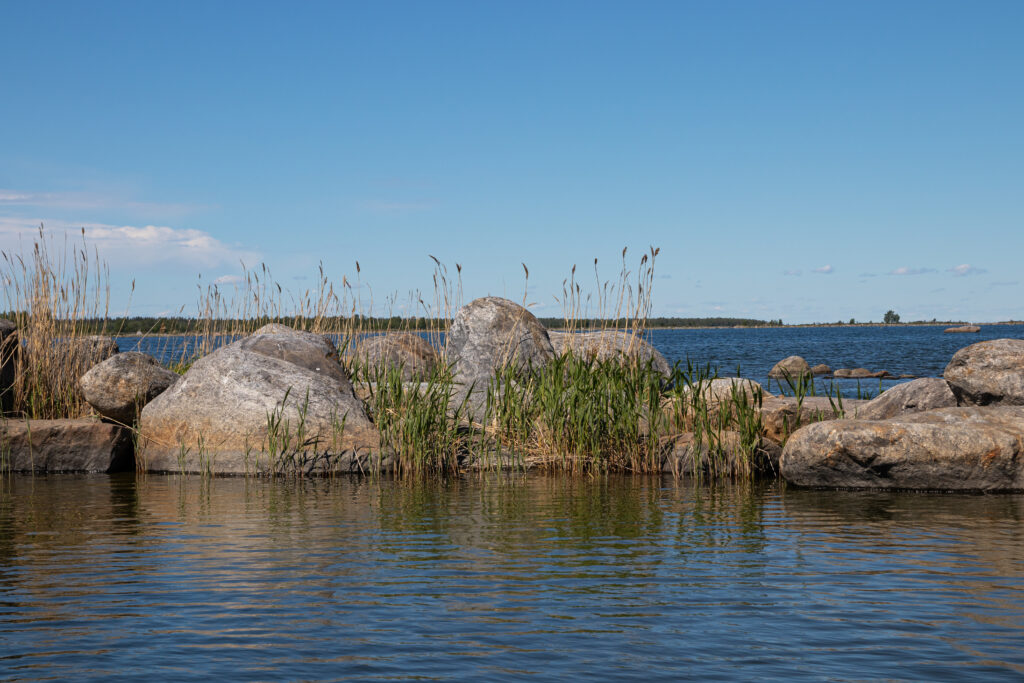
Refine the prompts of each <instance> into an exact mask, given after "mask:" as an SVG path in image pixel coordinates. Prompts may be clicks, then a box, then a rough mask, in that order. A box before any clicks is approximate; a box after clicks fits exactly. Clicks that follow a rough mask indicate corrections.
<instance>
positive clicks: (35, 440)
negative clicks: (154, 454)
mask: <svg viewBox="0 0 1024 683" xmlns="http://www.w3.org/2000/svg"><path fill="white" fill-rule="evenodd" d="M0 448H2V450H3V458H2V459H0V470H7V471H11V472H35V473H37V474H41V473H46V472H123V471H126V470H132V469H134V467H135V458H134V455H133V451H132V438H131V432H130V431H129V430H128V429H126V428H124V427H121V426H120V425H114V424H109V423H106V422H100V421H99V420H95V419H84V420H22V419H18V420H14V419H11V420H3V421H0Z"/></svg>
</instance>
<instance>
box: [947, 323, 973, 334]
mask: <svg viewBox="0 0 1024 683" xmlns="http://www.w3.org/2000/svg"><path fill="white" fill-rule="evenodd" d="M943 332H945V333H946V334H965V333H966V334H970V333H973V332H981V328H980V327H978V326H977V325H961V326H960V327H947V328H946V329H944V330H943Z"/></svg>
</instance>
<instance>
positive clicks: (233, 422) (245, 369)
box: [139, 326, 387, 474]
mask: <svg viewBox="0 0 1024 683" xmlns="http://www.w3.org/2000/svg"><path fill="white" fill-rule="evenodd" d="M278 327H280V326H278ZM261 331H262V330H257V334H254V335H253V336H251V337H247V338H246V339H242V340H240V341H237V342H235V343H233V344H230V345H228V346H225V347H222V348H220V349H218V350H216V351H214V352H213V353H211V354H210V355H208V356H206V357H204V358H201V359H199V360H198V361H196V362H195V363H194V364H193V365H192V367H191V368H190V369H189V371H188V372H187V373H185V375H184V376H183V377H182V378H181V379H180V380H179V381H178V382H177V383H176V384H174V385H173V386H172V387H171V388H170V389H168V390H167V391H165V392H164V393H163V394H161V395H159V396H158V397H157V398H156V399H154V400H153V401H152V402H151V403H149V404H148V405H147V406H146V407H145V408H144V409H143V410H142V415H141V418H140V425H139V428H140V436H141V438H140V441H141V447H142V453H141V459H142V463H143V466H144V467H145V468H146V469H148V470H150V471H161V472H179V471H185V472H209V473H213V474H246V473H258V472H269V473H278V472H283V473H320V472H337V471H359V470H365V469H369V468H371V467H378V466H382V467H383V466H387V462H386V461H379V462H378V459H379V456H380V454H379V446H380V439H379V435H378V433H377V431H376V429H375V428H374V427H373V424H372V423H371V422H370V420H369V418H368V417H367V415H366V412H365V410H364V408H363V405H362V403H361V402H359V400H358V399H356V397H355V395H354V394H353V392H352V384H351V382H350V381H349V379H348V375H347V374H346V373H345V371H344V369H343V368H342V367H341V365H340V363H339V362H338V355H337V351H336V350H335V348H334V344H332V343H331V342H330V340H328V339H327V338H325V337H323V336H322V335H317V334H311V333H308V332H297V331H293V330H289V331H288V332H287V333H280V332H278V329H276V328H274V329H272V330H271V332H272V333H271V334H261V333H260V332H261Z"/></svg>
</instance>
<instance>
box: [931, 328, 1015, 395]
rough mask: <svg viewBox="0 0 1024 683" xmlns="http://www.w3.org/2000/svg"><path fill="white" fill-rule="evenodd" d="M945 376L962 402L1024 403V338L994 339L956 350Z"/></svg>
mask: <svg viewBox="0 0 1024 683" xmlns="http://www.w3.org/2000/svg"><path fill="white" fill-rule="evenodd" d="M943 377H945V378H946V381H947V382H949V386H950V388H951V389H952V390H953V393H954V394H956V397H957V400H958V401H959V402H960V404H961V405H978V406H984V405H992V404H995V405H1015V406H1019V405H1024V339H993V340H992V341H983V342H978V343H977V344H971V345H970V346H967V347H964V348H962V349H960V350H959V351H957V352H956V353H955V354H953V358H952V360H950V361H949V365H947V366H946V371H945V372H944V373H943Z"/></svg>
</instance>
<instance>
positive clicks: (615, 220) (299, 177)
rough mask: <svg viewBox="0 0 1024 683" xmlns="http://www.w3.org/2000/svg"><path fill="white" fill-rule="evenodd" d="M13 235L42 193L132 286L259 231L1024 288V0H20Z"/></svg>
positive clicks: (1020, 291) (869, 304)
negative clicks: (645, 256)
mask: <svg viewBox="0 0 1024 683" xmlns="http://www.w3.org/2000/svg"><path fill="white" fill-rule="evenodd" d="M0 17H2V20H0V98H2V100H0V101H2V107H0V248H3V249H4V250H8V251H10V250H15V251H16V250H17V249H19V244H20V245H22V246H23V245H24V244H25V240H26V238H28V237H30V236H31V231H32V228H33V226H34V225H38V223H40V222H43V223H44V224H45V225H46V226H47V230H48V232H50V233H51V234H54V235H61V234H62V231H65V230H74V231H75V232H76V233H77V232H78V231H79V230H80V228H82V227H85V228H86V232H87V235H88V238H89V240H90V243H92V244H94V245H95V246H96V247H97V248H98V249H100V251H101V253H102V254H103V256H104V258H106V259H107V260H108V261H109V264H110V269H111V277H112V281H113V286H114V298H115V307H118V306H123V305H124V302H125V300H126V294H127V283H128V282H129V281H130V280H131V279H133V278H134V279H135V280H136V293H135V295H134V297H133V299H132V302H131V312H132V313H134V314H137V315H151V314H157V313H161V312H166V311H177V310H178V309H180V308H181V307H182V306H185V310H186V312H191V311H193V310H194V302H195V300H196V291H197V290H196V285H197V283H198V282H200V280H199V279H198V276H199V275H200V274H201V275H202V282H211V281H214V280H218V279H219V280H220V281H221V283H222V286H223V287H225V288H230V287H231V286H232V285H231V284H230V283H231V281H232V280H233V279H234V278H237V277H238V275H239V273H240V270H241V267H240V265H239V262H240V261H241V262H244V263H245V264H246V265H247V266H249V267H254V266H256V265H257V264H259V263H260V262H265V263H266V264H267V266H268V267H270V269H271V271H272V273H273V275H274V277H275V278H276V279H277V280H278V281H279V282H280V283H281V284H282V286H284V287H286V288H290V289H292V290H295V291H300V290H302V289H303V288H305V287H308V286H310V285H311V284H312V283H313V281H315V279H316V277H317V265H318V263H320V262H322V263H323V264H324V268H325V271H326V273H327V274H328V275H329V276H330V277H331V278H332V279H334V280H336V281H338V282H340V281H341V278H342V276H343V275H345V276H347V278H348V279H349V280H354V279H355V261H356V260H358V261H359V262H360V266H361V271H362V272H361V279H362V281H364V282H366V283H369V284H370V285H372V291H373V298H374V301H375V302H376V305H377V306H378V311H377V312H382V306H383V302H384V301H385V300H386V299H387V298H388V297H389V295H397V299H398V300H403V301H404V300H407V298H408V293H409V292H410V291H414V290H417V289H420V290H427V291H430V290H432V288H433V285H432V280H431V276H432V273H433V262H432V261H431V260H430V258H429V256H428V255H430V254H432V255H434V256H436V257H438V258H439V259H440V260H441V261H443V262H445V263H446V264H448V265H449V267H450V268H452V269H454V266H455V264H456V263H459V264H461V265H462V267H463V270H462V273H463V278H462V279H463V286H464V291H465V295H466V297H467V298H472V297H475V296H480V295H484V294H498V295H502V294H504V295H508V296H510V297H511V298H515V299H520V298H521V297H522V296H523V289H524V279H523V269H522V265H521V263H523V262H525V263H526V264H527V265H528V266H529V268H530V281H529V287H530V291H529V295H528V298H529V301H531V302H533V303H535V304H536V305H535V306H534V310H535V312H536V313H537V314H538V315H558V314H559V313H560V310H561V309H560V306H559V304H558V303H557V302H556V301H555V299H554V298H553V297H554V296H555V295H560V294H561V288H562V280H563V279H564V278H565V277H567V276H568V275H569V271H570V269H571V267H572V265H573V264H579V266H580V271H579V272H581V273H586V274H587V278H586V279H585V280H584V281H585V282H589V281H590V277H591V276H590V273H592V269H593V260H594V259H595V258H597V259H599V268H600V270H601V276H602V278H609V279H614V278H615V277H616V275H617V273H618V269H619V263H620V262H619V258H620V253H621V250H622V248H623V247H629V252H628V254H627V260H628V262H629V264H630V265H631V266H635V265H636V262H637V260H638V259H639V257H640V254H641V253H642V252H644V251H646V250H647V249H648V247H649V246H651V245H653V246H657V247H660V249H661V253H660V255H659V256H658V259H657V262H656V274H657V279H656V284H655V289H654V312H655V314H659V315H680V316H715V315H722V316H743V317H757V318H782V319H783V320H785V321H786V322H812V321H834V320H839V319H842V320H848V319H849V318H851V317H852V318H856V319H858V320H872V319H873V320H879V319H881V316H882V314H883V313H884V312H885V311H886V310H887V309H890V308H893V309H895V310H896V311H897V312H899V313H900V314H901V315H902V316H903V318H904V319H905V320H906V319H931V318H939V319H943V318H952V319H966V320H973V321H993V320H1002V319H1008V318H1017V319H1020V318H1024V310H1022V306H1021V301H1024V274H1022V273H1021V267H1020V259H1021V255H1022V253H1024V125H1022V123H1021V122H1022V121H1024V87H1022V84H1024V42H1022V41H1021V40H1020V34H1021V29H1022V27H1024V3H1021V2H984V3H974V2H958V3H949V2H936V1H928V2H891V1H886V2H850V3H839V2H735V1H729V0H721V1H714V2H683V1H675V2H665V3H660V2H643V3H626V2H617V3H606V2H594V1H587V2H557V3H547V2H545V3H541V2H507V3H497V2H464V3H463V2H409V3H405V2H374V3H358V4H357V3H342V2H328V3H310V2H307V3H256V2H246V3H240V2H202V3H186V2H175V3H162V4H157V3H148V2H125V3H114V2H95V3H83V2H69V3H58V2H37V3H26V2H14V1H6V0H5V1H4V2H0Z"/></svg>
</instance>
